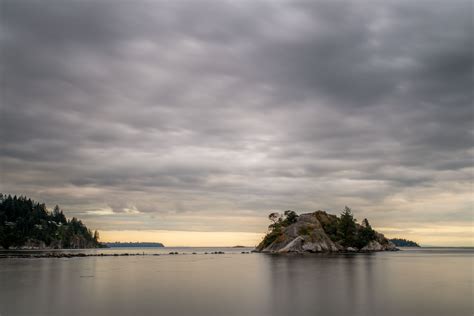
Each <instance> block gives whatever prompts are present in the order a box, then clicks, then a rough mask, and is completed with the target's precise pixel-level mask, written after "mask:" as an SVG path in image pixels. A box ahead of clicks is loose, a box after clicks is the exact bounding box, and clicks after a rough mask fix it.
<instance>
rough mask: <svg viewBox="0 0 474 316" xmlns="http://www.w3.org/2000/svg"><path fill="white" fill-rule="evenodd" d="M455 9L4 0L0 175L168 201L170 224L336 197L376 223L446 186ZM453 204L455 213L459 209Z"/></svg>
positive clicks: (81, 201) (464, 17)
mask: <svg viewBox="0 0 474 316" xmlns="http://www.w3.org/2000/svg"><path fill="white" fill-rule="evenodd" d="M470 12H471V3H470V2H469V1H451V2H450V3H446V2H442V1H435V2H433V1H429V2H428V1H421V2H417V3H413V2H411V1H386V2H383V3H373V2H346V1H282V2H270V1H257V2H246V1H244V2H238V3H236V2H221V1H198V2H195V1H193V2H191V1H189V2H188V1H179V2H148V1H138V2H135V3H133V4H132V3H129V2H120V3H113V4H112V3H111V2H109V1H105V0H104V1H95V2H85V3H83V2H74V3H71V4H67V5H66V4H65V3H63V2H61V1H42V2H32V1H3V2H2V12H1V14H2V19H1V22H0V23H1V28H2V31H1V33H0V41H1V45H2V56H1V57H0V61H1V71H2V76H1V81H2V82H1V83H2V93H1V101H2V102H1V103H2V108H1V119H0V120H1V126H0V131H1V135H0V140H1V143H2V146H1V148H0V162H1V165H0V166H1V174H2V181H1V183H0V184H1V186H0V188H1V190H3V191H8V192H11V193H17V194H19V193H22V194H29V195H31V196H33V197H34V198H37V199H39V200H43V199H44V200H46V201H47V202H49V201H51V203H56V202H57V203H60V204H65V205H64V207H65V208H67V207H70V209H71V212H73V213H74V212H76V213H78V214H85V216H86V217H88V218H92V219H94V215H93V213H87V212H89V211H93V210H94V209H99V208H104V207H110V208H111V209H112V210H113V211H115V212H116V213H117V214H119V213H123V212H124V211H123V210H124V209H125V208H132V207H136V209H137V210H138V211H139V212H141V213H140V214H142V215H140V214H139V215H136V216H138V217H140V216H144V215H143V214H168V215H169V214H180V215H179V216H181V217H180V220H181V222H179V220H178V222H176V223H175V222H173V223H175V224H173V225H176V227H178V226H179V227H182V226H183V225H182V223H184V222H186V221H187V219H186V216H191V215H190V214H207V215H209V214H211V215H215V216H217V218H219V216H221V218H223V219H224V218H226V216H234V215H236V214H238V215H241V216H244V215H243V214H246V215H248V214H251V215H250V216H255V217H262V218H263V216H262V215H263V214H265V213H266V212H267V211H268V210H269V209H289V208H294V209H299V210H310V209H313V208H328V209H332V210H334V209H337V208H340V207H342V206H344V205H346V204H349V205H352V206H354V207H355V208H356V209H360V210H363V209H367V212H372V213H371V215H370V216H373V217H375V218H381V217H380V214H382V213H383V214H385V215H386V216H387V218H388V219H387V221H388V220H391V219H393V218H396V217H398V216H400V214H402V213H400V212H402V211H393V210H394V209H395V210H397V209H398V208H400V206H398V205H397V204H396V203H395V202H392V201H391V198H393V197H394V196H397V195H400V194H401V195H407V194H408V193H407V190H411V191H413V192H420V198H423V199H426V200H430V198H431V197H432V196H436V195H437V194H440V193H441V192H446V191H448V192H450V194H453V195H455V196H462V195H463V194H466V192H468V191H469V182H470V181H471V179H470V178H469V177H466V174H469V172H472V159H473V157H472V154H473V151H472V135H473V129H472V121H473V108H472V100H473V96H472V91H471V89H472V80H473V77H472V71H473V57H472V56H473V54H472V47H473V42H472V17H471V16H470ZM456 184H461V186H459V185H456ZM427 188H430V190H431V191H427ZM375 205H377V206H378V207H376V206H375ZM388 210H392V212H388V213H386V211H388ZM452 213H453V214H464V215H462V216H461V215H459V216H458V217H459V218H460V219H461V217H462V219H465V205H464V204H462V203H461V204H459V205H455V206H453V210H452ZM91 214H92V215H91ZM387 214H389V215H387ZM390 214H392V215H390ZM168 215H167V216H168ZM127 216H128V215H127ZM129 216H132V217H133V216H135V215H133V214H129ZM370 216H369V217H370ZM453 216H455V217H456V216H457V215H453ZM432 218H433V220H435V219H436V218H439V215H436V214H434V215H433V217H432ZM142 220H143V218H142ZM426 220H429V217H426ZM94 221H96V222H97V223H98V224H97V225H101V224H100V223H101V222H100V218H98V219H94ZM103 225H105V220H104V222H103ZM124 225H125V224H124ZM156 225H158V226H157V227H158V228H159V227H161V226H160V225H165V224H160V223H157V224H156ZM213 225H214V227H215V229H217V227H219V229H222V225H219V224H218V223H217V221H216V222H214V224H213ZM125 226H126V225H125ZM171 226H172V225H171ZM198 226H199V225H198ZM211 226H212V225H211ZM167 227H168V226H167ZM234 228H235V229H242V228H236V227H234ZM227 229H231V228H229V227H227Z"/></svg>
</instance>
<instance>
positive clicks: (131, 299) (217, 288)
mask: <svg viewBox="0 0 474 316" xmlns="http://www.w3.org/2000/svg"><path fill="white" fill-rule="evenodd" d="M472 267H473V251H472V250H471V251H457V250H453V252H452V253H451V255H449V252H448V251H447V250H446V249H443V250H441V251H437V250H429V251H426V250H423V251H418V252H417V251H406V252H398V253H377V254H355V255H287V256H277V255H265V254H240V253H238V252H234V253H227V254H224V255H204V254H198V255H191V254H189V255H179V256H165V255H163V256H158V257H155V256H138V257H87V258H71V259H54V258H47V259H2V260H0V315H8V316H10V315H64V314H68V315H86V314H90V315H130V314H135V315H149V314H152V315H156V314H160V315H246V316H247V315H250V316H251V315H258V316H265V315H272V316H279V315H472V312H473V311H472V309H473V305H472V295H473V271H472Z"/></svg>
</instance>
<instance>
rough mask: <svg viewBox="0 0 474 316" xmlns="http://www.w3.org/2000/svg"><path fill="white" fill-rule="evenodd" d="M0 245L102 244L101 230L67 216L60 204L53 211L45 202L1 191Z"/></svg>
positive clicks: (93, 245)
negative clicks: (100, 240)
mask: <svg viewBox="0 0 474 316" xmlns="http://www.w3.org/2000/svg"><path fill="white" fill-rule="evenodd" d="M0 246H1V247H3V248H5V249H8V248H11V247H14V248H26V249H44V248H54V249H60V248H74V249H77V248H100V247H102V245H101V244H100V243H99V233H98V232H97V231H95V232H94V233H92V231H90V230H89V229H88V228H87V227H86V226H85V225H84V224H83V223H82V222H81V221H80V220H78V219H77V218H75V217H73V218H72V219H71V220H68V219H66V217H65V216H64V214H63V211H62V210H61V209H60V208H59V206H57V205H56V207H55V208H54V210H53V211H52V212H49V211H48V210H47V209H46V205H45V204H41V203H37V202H35V201H32V200H31V199H28V198H26V197H24V196H20V197H17V196H16V195H15V196H11V195H8V196H6V195H3V194H1V193H0Z"/></svg>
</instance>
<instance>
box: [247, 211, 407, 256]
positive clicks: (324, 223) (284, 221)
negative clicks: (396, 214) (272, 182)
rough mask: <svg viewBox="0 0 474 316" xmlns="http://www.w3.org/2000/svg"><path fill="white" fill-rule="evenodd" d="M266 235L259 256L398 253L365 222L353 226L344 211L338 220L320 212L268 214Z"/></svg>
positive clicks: (347, 212)
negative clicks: (313, 253)
mask: <svg viewBox="0 0 474 316" xmlns="http://www.w3.org/2000/svg"><path fill="white" fill-rule="evenodd" d="M268 217H269V219H270V220H271V221H272V222H273V223H272V224H271V225H270V226H269V227H268V228H269V232H268V234H267V235H266V236H265V237H264V238H263V240H262V242H261V243H260V244H259V245H258V246H257V248H256V251H258V252H270V253H287V252H296V253H302V252H357V251H361V252H370V251H387V250H388V251H393V250H398V249H397V248H396V246H395V245H394V244H393V243H392V242H390V241H389V240H388V239H387V238H385V237H384V235H382V234H380V233H378V232H376V231H375V230H373V229H372V227H371V226H370V224H369V221H368V220H367V219H364V220H363V221H362V224H358V223H356V220H355V219H354V217H353V215H352V212H351V209H350V208H348V207H346V208H345V209H344V211H343V212H342V214H341V216H340V217H337V216H336V215H331V214H328V213H326V212H323V211H316V212H314V213H307V214H301V215H298V214H296V213H295V212H293V211H286V212H285V213H284V214H283V215H280V214H278V213H271V214H270V215H269V216H268Z"/></svg>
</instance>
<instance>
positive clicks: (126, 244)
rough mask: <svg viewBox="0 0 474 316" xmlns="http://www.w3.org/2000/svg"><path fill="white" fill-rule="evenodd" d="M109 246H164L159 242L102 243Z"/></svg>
mask: <svg viewBox="0 0 474 316" xmlns="http://www.w3.org/2000/svg"><path fill="white" fill-rule="evenodd" d="M104 244H105V245H106V246H107V247H110V248H118V247H120V248H146V247H150V248H151V247H155V248H156V247H164V245H163V244H162V243H160V242H118V241H117V242H106V243H104Z"/></svg>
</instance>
